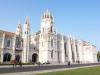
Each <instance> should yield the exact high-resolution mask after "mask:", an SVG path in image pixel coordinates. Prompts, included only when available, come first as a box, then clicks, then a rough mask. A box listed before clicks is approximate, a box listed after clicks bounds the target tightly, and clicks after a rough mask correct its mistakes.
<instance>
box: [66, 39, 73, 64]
mask: <svg viewBox="0 0 100 75" xmlns="http://www.w3.org/2000/svg"><path fill="white" fill-rule="evenodd" d="M67 48H68V61H70V62H72V51H71V42H70V38H69V37H68V39H67Z"/></svg>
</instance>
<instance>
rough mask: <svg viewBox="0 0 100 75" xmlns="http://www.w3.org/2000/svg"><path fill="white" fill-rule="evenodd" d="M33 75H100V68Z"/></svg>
mask: <svg viewBox="0 0 100 75" xmlns="http://www.w3.org/2000/svg"><path fill="white" fill-rule="evenodd" d="M33 75H100V66H98V67H91V68H82V69H75V70H66V71H59V72H50V73H41V74H33Z"/></svg>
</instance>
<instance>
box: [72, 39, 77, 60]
mask: <svg viewBox="0 0 100 75" xmlns="http://www.w3.org/2000/svg"><path fill="white" fill-rule="evenodd" d="M72 40H73V52H74V60H75V62H76V61H77V53H76V43H75V39H72Z"/></svg>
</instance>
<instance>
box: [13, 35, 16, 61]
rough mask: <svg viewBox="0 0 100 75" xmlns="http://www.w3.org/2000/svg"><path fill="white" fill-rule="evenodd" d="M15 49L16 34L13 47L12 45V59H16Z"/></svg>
mask: <svg viewBox="0 0 100 75" xmlns="http://www.w3.org/2000/svg"><path fill="white" fill-rule="evenodd" d="M15 49H16V34H14V36H13V47H12V52H13V54H12V60H14V59H15Z"/></svg>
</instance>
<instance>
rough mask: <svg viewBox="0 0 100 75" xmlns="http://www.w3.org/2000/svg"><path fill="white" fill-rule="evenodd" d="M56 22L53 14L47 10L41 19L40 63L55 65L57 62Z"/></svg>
mask: <svg viewBox="0 0 100 75" xmlns="http://www.w3.org/2000/svg"><path fill="white" fill-rule="evenodd" d="M53 25H54V21H53V16H52V15H51V13H50V12H49V11H48V10H46V11H45V12H44V13H43V15H42V17H41V27H40V31H41V32H40V37H39V62H41V63H48V62H50V63H53V62H56V61H57V54H56V53H55V52H57V51H56V50H57V49H56V45H57V44H56V42H57V41H56V40H57V39H56V33H55V31H54V27H53Z"/></svg>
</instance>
